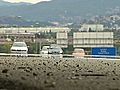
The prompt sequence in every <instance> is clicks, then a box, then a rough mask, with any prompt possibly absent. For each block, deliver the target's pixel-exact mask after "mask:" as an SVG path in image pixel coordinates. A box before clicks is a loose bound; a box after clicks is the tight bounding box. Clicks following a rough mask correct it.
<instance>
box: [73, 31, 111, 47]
mask: <svg viewBox="0 0 120 90" xmlns="http://www.w3.org/2000/svg"><path fill="white" fill-rule="evenodd" d="M73 47H74V48H76V47H82V48H83V47H84V48H91V47H113V32H75V33H74V34H73Z"/></svg>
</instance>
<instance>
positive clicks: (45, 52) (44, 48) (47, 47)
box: [41, 46, 50, 54]
mask: <svg viewBox="0 0 120 90" xmlns="http://www.w3.org/2000/svg"><path fill="white" fill-rule="evenodd" d="M49 48H50V46H43V48H42V50H41V54H48V53H49Z"/></svg>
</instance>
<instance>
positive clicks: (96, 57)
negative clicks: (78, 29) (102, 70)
mask: <svg viewBox="0 0 120 90" xmlns="http://www.w3.org/2000/svg"><path fill="white" fill-rule="evenodd" d="M0 56H8V57H10V56H11V57H16V56H18V57H19V56H23V57H24V56H26V57H51V58H55V57H56V58H57V57H58V58H87V59H98V58H99V59H110V60H111V59H113V60H115V59H117V60H120V56H106V55H84V57H75V56H74V55H70V54H11V53H0Z"/></svg>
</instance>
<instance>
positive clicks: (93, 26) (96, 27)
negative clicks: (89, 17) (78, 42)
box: [80, 24, 104, 32]
mask: <svg viewBox="0 0 120 90" xmlns="http://www.w3.org/2000/svg"><path fill="white" fill-rule="evenodd" d="M103 30H104V26H103V25H102V24H83V25H82V27H81V28H80V31H87V32H88V31H103Z"/></svg>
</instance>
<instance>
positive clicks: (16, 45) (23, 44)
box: [13, 42, 26, 47]
mask: <svg viewBox="0 0 120 90" xmlns="http://www.w3.org/2000/svg"><path fill="white" fill-rule="evenodd" d="M13 47H26V44H25V43H24V42H15V43H13Z"/></svg>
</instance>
